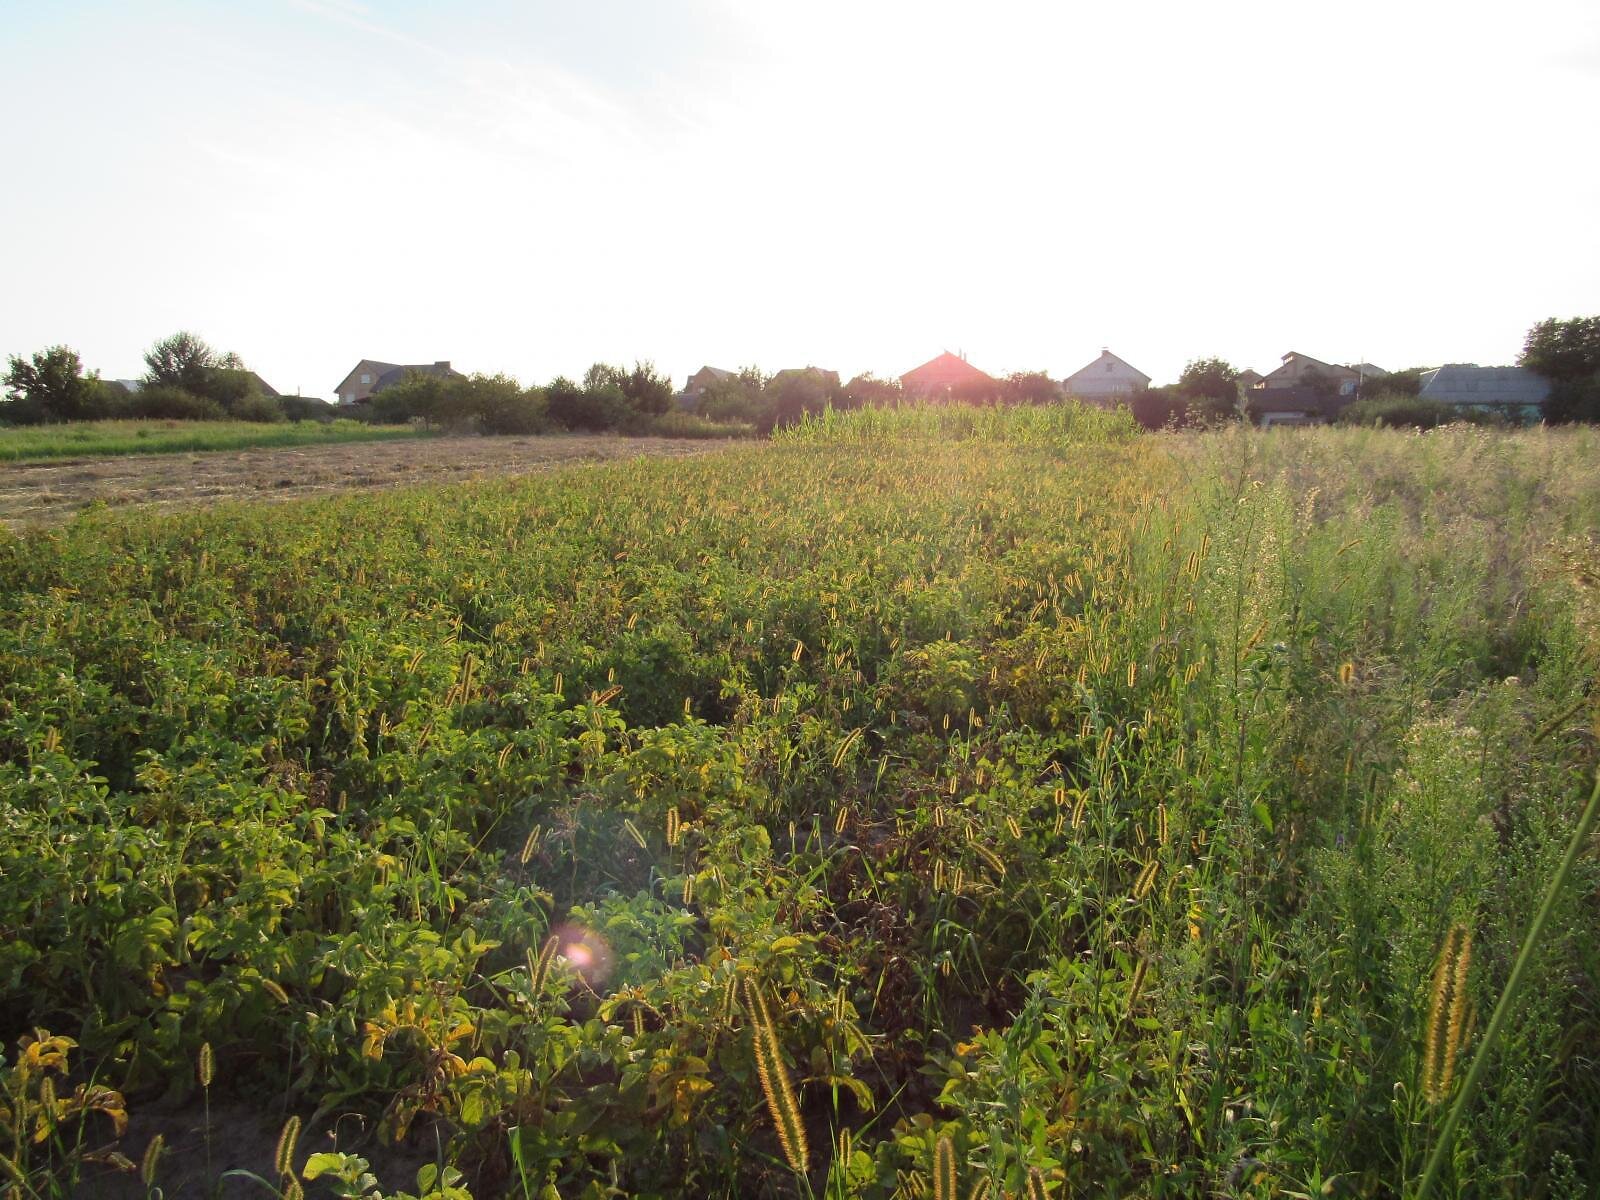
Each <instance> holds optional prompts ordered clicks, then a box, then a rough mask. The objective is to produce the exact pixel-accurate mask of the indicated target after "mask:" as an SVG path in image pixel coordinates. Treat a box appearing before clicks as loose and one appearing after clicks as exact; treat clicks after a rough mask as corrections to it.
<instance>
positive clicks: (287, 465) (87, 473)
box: [0, 436, 729, 527]
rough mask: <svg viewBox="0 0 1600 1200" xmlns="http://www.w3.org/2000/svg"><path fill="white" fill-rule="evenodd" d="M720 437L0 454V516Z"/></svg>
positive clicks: (633, 453)
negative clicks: (116, 454)
mask: <svg viewBox="0 0 1600 1200" xmlns="http://www.w3.org/2000/svg"><path fill="white" fill-rule="evenodd" d="M728 444H729V443H727V442H721V441H700V440H692V439H684V438H623V437H581V436H560V437H499V438H478V437H440V438H415V439H412V438H407V439H402V440H397V441H392V442H354V443H350V444H348V445H342V446H302V447H286V448H279V449H261V450H218V451H210V452H207V453H198V454H189V453H185V454H145V455H127V456H125V457H121V458H74V459H56V460H53V461H51V462H41V463H28V464H22V465H11V464H0V522H3V523H5V524H7V525H11V526H13V527H18V526H24V525H37V524H50V523H54V522H57V521H62V520H65V519H66V518H67V517H69V516H71V515H72V514H73V513H74V512H76V511H77V510H78V509H80V508H83V507H85V506H86V505H89V504H92V503H94V502H95V501H104V502H105V503H107V504H109V505H112V506H113V507H118V508H120V507H124V506H126V505H131V504H139V505H157V506H170V505H181V504H205V503H208V502H211V501H217V500H279V499H293V498H297V497H302V496H310V495H317V494H324V493H329V492H350V491H359V490H364V489H368V488H384V487H399V486H403V485H406V484H417V483H449V482H452V481H455V480H461V479H473V478H478V477H484V476H494V477H501V476H511V475H527V474H530V473H532V472H535V471H543V470H548V469H549V468H551V467H556V466H562V465H565V464H570V463H587V462H606V461H610V460H615V459H627V458H637V457H639V456H641V455H656V456H660V455H665V456H679V455H686V454H704V453H707V452H708V451H711V450H716V449H719V448H721V447H724V446H726V445H728Z"/></svg>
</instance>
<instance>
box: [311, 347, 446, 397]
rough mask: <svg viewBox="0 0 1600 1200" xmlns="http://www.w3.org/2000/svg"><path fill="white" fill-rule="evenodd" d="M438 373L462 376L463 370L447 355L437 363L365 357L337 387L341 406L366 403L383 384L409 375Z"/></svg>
mask: <svg viewBox="0 0 1600 1200" xmlns="http://www.w3.org/2000/svg"><path fill="white" fill-rule="evenodd" d="M413 372H415V373H416V374H418V375H436V376H438V377H439V378H440V379H459V378H461V372H460V371H457V370H455V369H454V368H452V367H451V366H450V361H449V360H448V359H443V360H441V361H439V362H434V363H410V364H408V363H391V362H380V361H379V360H378V359H375V358H363V359H362V360H361V361H360V362H358V363H357V364H356V365H355V366H354V367H353V368H351V371H350V374H348V375H346V376H345V377H344V379H343V380H342V381H340V383H339V386H338V387H337V388H335V389H334V390H335V391H336V392H337V393H338V397H339V403H340V405H341V406H344V407H349V406H350V405H352V404H365V403H366V402H367V401H368V400H371V399H372V397H373V396H374V395H376V394H377V393H378V392H381V391H382V390H383V389H384V388H386V387H390V386H392V385H393V384H396V383H399V382H400V381H401V380H402V379H404V378H405V377H406V376H407V375H410V374H412V373H413Z"/></svg>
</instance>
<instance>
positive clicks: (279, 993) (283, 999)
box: [261, 979, 289, 1004]
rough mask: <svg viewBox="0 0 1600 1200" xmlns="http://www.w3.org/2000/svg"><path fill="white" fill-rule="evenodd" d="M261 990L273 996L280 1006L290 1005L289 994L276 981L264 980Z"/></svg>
mask: <svg viewBox="0 0 1600 1200" xmlns="http://www.w3.org/2000/svg"><path fill="white" fill-rule="evenodd" d="M261 990H262V991H264V992H266V994H267V995H269V996H271V997H272V998H273V999H274V1000H276V1001H277V1002H278V1003H279V1004H288V1003H289V993H288V992H286V991H284V990H283V988H281V987H280V986H278V982H277V980H275V979H263V980H262V981H261Z"/></svg>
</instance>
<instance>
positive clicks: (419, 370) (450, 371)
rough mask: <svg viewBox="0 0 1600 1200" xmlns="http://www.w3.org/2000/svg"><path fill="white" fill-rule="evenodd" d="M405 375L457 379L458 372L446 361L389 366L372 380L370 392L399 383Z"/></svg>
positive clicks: (459, 373)
mask: <svg viewBox="0 0 1600 1200" xmlns="http://www.w3.org/2000/svg"><path fill="white" fill-rule="evenodd" d="M407 375H435V376H437V377H438V378H440V379H450V378H459V377H460V375H461V372H460V371H457V370H456V369H455V368H454V367H452V366H451V365H450V362H449V360H448V359H445V360H443V361H441V362H436V363H412V364H410V365H402V366H398V367H395V366H391V367H390V368H389V369H388V370H387V371H385V372H383V374H381V375H379V376H378V377H377V379H375V380H373V383H372V390H373V391H375V392H377V391H381V390H382V389H384V388H386V387H392V386H393V385H394V384H397V383H399V382H400V381H401V380H402V379H404V378H405V377H406V376H407Z"/></svg>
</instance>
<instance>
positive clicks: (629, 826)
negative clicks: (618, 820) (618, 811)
mask: <svg viewBox="0 0 1600 1200" xmlns="http://www.w3.org/2000/svg"><path fill="white" fill-rule="evenodd" d="M622 830H623V832H624V833H626V834H627V835H628V836H629V837H630V838H632V839H633V840H634V842H635V843H636V844H637V845H638V847H639V849H641V850H645V849H648V848H649V843H648V842H646V841H645V840H644V834H642V833H640V832H639V827H638V826H637V825H635V824H634V823H633V821H632V820H631V819H630V818H628V817H624V818H623V819H622Z"/></svg>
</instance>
